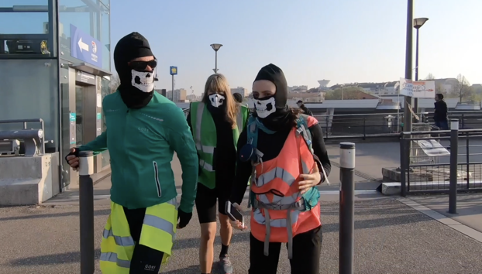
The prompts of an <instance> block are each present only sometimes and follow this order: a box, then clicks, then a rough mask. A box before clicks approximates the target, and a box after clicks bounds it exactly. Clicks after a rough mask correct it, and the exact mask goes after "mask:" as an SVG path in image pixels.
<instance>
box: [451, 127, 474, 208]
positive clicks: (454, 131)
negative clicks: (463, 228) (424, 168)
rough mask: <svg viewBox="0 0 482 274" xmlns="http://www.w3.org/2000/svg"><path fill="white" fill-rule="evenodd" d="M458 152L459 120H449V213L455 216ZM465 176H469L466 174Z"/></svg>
mask: <svg viewBox="0 0 482 274" xmlns="http://www.w3.org/2000/svg"><path fill="white" fill-rule="evenodd" d="M458 151H459V120H458V119H452V120H450V186H449V213H450V214H457V167H458V159H457V154H458ZM467 176H469V175H468V174H467Z"/></svg>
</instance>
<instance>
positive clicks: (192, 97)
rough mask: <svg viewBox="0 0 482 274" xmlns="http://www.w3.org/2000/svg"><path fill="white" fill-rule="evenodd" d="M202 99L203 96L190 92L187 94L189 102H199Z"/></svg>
mask: <svg viewBox="0 0 482 274" xmlns="http://www.w3.org/2000/svg"><path fill="white" fill-rule="evenodd" d="M201 99H202V96H198V95H196V94H189V95H187V96H186V100H188V101H189V102H199V101H201Z"/></svg>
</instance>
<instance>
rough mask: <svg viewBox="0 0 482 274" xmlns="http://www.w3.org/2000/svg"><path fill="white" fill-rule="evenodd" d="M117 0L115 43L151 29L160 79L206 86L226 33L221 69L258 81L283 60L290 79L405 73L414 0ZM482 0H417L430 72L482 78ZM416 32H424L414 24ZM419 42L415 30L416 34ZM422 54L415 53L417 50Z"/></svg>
mask: <svg viewBox="0 0 482 274" xmlns="http://www.w3.org/2000/svg"><path fill="white" fill-rule="evenodd" d="M139 3H140V2H135V1H131V0H115V1H111V6H112V7H111V8H112V9H111V11H112V17H111V30H112V45H115V43H116V42H117V41H118V40H119V39H120V38H121V37H122V36H123V35H125V34H127V33H129V32H131V31H138V32H140V33H142V34H143V35H145V36H146V37H147V38H148V39H149V40H150V43H151V46H152V48H153V50H154V52H155V54H156V55H157V57H158V59H159V61H160V65H159V79H160V83H159V84H158V87H159V88H167V89H170V86H171V81H170V80H171V79H170V76H169V74H168V73H169V66H170V65H177V66H178V67H179V75H178V76H176V88H179V87H183V88H186V89H188V91H189V87H190V86H193V89H194V90H195V92H196V93H198V94H199V93H201V92H202V89H203V86H204V82H205V80H206V78H207V77H208V76H209V75H210V74H211V73H212V72H213V71H212V69H213V68H214V51H213V50H212V49H211V47H210V46H209V45H210V44H211V43H222V44H223V45H224V46H223V47H222V48H221V49H220V50H219V53H218V68H219V69H220V70H219V72H220V73H223V74H225V75H226V76H227V77H228V80H229V82H230V85H231V86H232V87H235V86H243V87H246V88H248V89H249V90H251V84H252V81H253V79H254V77H255V76H256V73H257V72H258V70H259V69H260V68H261V67H262V66H263V65H266V64H268V63H270V62H272V63H274V64H276V65H278V66H280V67H281V68H282V69H283V70H284V71H285V74H286V77H287V79H288V84H289V85H302V84H305V85H308V86H309V87H316V86H318V83H317V80H321V79H329V80H331V82H330V85H331V84H336V83H343V82H372V81H373V82H375V81H390V80H398V79H399V78H400V77H402V76H404V62H405V35H406V10H407V7H406V5H407V1H404V0H389V1H388V0H364V1H359V0H343V1H327V0H300V1H293V0H262V1H259V0H258V1H255V0H244V1H225V0H210V1H199V0H181V1H164V0H162V1H159V0H144V1H142V5H140V4H139ZM481 10H482V1H481V0H463V1H453V0H415V8H414V15H415V17H429V18H430V20H429V21H428V22H427V23H426V24H425V25H424V26H423V27H422V28H421V29H420V59H419V60H420V73H419V75H420V77H425V76H426V75H427V74H428V73H433V74H434V75H435V77H437V78H442V77H444V78H445V77H456V76H457V74H459V73H461V74H463V75H465V76H466V77H467V79H468V80H469V81H470V82H471V83H482V70H481V69H480V66H481V65H482V36H481V35H480V29H481V27H482V16H480V11H481ZM414 34H415V32H414ZM414 43H415V39H414ZM414 57H415V54H414Z"/></svg>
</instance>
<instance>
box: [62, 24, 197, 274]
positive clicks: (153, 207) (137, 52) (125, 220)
mask: <svg viewBox="0 0 482 274" xmlns="http://www.w3.org/2000/svg"><path fill="white" fill-rule="evenodd" d="M114 62H115V67H116V70H117V72H118V74H119V78H120V82H121V85H120V87H119V88H118V90H117V91H116V92H114V93H113V94H110V95H107V96H106V97H105V98H104V100H103V103H102V105H103V106H102V107H103V110H104V115H105V119H106V126H107V129H106V131H105V132H103V133H102V134H101V135H100V136H98V137H97V138H96V139H95V140H93V141H92V142H90V143H88V144H86V145H84V146H81V147H79V148H76V149H73V150H72V151H71V153H70V154H69V155H68V156H67V157H66V160H67V161H68V163H69V164H70V166H71V167H73V168H75V169H77V168H78V166H79V158H78V152H79V151H94V153H100V152H102V151H105V150H109V153H110V157H111V169H112V188H111V214H110V216H109V218H108V220H107V224H106V226H105V229H104V233H103V238H102V243H101V257H100V268H101V270H102V273H104V274H110V273H112V274H115V273H130V274H133V273H136V274H137V273H158V272H159V270H160V267H161V264H162V263H164V262H166V261H167V258H168V257H169V256H170V255H171V251H172V245H173V240H174V237H175V233H176V229H177V228H183V227H185V226H186V225H187V224H188V223H189V221H190V219H191V216H192V210H193V206H194V200H195V198H196V187H197V181H198V169H199V168H198V166H199V165H198V156H197V152H196V147H195V145H194V141H193V138H192V135H191V131H190V129H189V126H188V124H187V122H186V120H185V115H184V113H183V111H182V110H181V109H180V108H179V107H177V106H176V105H175V104H174V103H173V102H171V101H169V100H168V99H167V98H165V97H164V96H162V95H160V94H158V93H157V92H154V81H155V80H156V77H155V68H156V66H157V60H156V59H155V57H154V54H153V53H152V52H151V49H150V46H149V42H148V41H147V39H146V38H144V37H143V36H142V35H141V34H139V33H136V32H134V33H131V34H129V35H127V36H125V37H123V38H122V39H121V40H120V41H119V42H118V44H117V46H116V48H115V51H114ZM174 152H176V154H177V157H178V158H179V161H180V163H181V166H182V180H183V184H182V196H181V202H180V205H179V208H178V209H177V199H176V198H177V191H176V184H175V181H174V174H173V171H172V169H171V161H172V158H173V154H174ZM141 232H142V233H141Z"/></svg>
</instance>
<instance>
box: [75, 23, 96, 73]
mask: <svg viewBox="0 0 482 274" xmlns="http://www.w3.org/2000/svg"><path fill="white" fill-rule="evenodd" d="M70 55H71V56H72V57H74V58H77V59H80V60H82V61H84V62H86V63H89V64H91V65H94V66H96V67H99V68H102V44H101V43H100V41H99V40H97V39H95V38H93V37H92V36H90V35H88V34H85V33H84V32H82V31H81V30H80V29H78V28H77V27H76V26H74V25H72V24H71V25H70Z"/></svg>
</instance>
